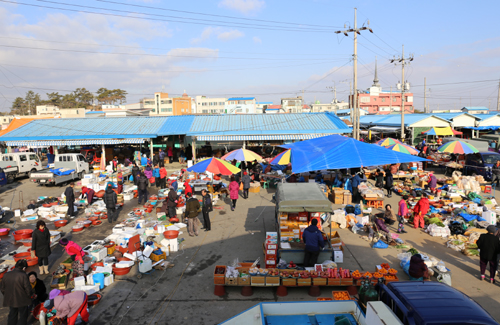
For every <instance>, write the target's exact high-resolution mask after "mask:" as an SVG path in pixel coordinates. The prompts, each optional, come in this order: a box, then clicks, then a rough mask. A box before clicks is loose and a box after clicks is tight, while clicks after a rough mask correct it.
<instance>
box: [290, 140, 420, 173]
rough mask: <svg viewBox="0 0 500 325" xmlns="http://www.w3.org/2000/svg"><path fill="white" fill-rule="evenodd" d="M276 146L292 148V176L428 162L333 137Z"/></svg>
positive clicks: (379, 147)
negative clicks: (319, 171) (321, 171)
mask: <svg viewBox="0 0 500 325" xmlns="http://www.w3.org/2000/svg"><path fill="white" fill-rule="evenodd" d="M280 147H282V148H287V149H288V148H290V149H292V151H291V155H292V156H291V157H292V171H293V172H294V173H303V172H308V171H313V170H322V169H344V168H356V167H361V166H363V167H367V166H380V165H386V164H395V163H408V162H417V161H429V160H428V159H425V158H421V157H417V156H412V155H409V154H405V153H401V152H397V151H392V150H388V149H386V148H384V147H381V146H377V145H374V144H369V143H364V142H361V141H358V140H355V139H353V138H348V137H344V136H341V135H337V134H334V135H329V136H326V137H321V138H316V139H311V140H305V141H301V142H296V143H292V144H287V145H282V146H280Z"/></svg>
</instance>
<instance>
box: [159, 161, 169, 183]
mask: <svg viewBox="0 0 500 325" xmlns="http://www.w3.org/2000/svg"><path fill="white" fill-rule="evenodd" d="M160 166H161V167H160V188H161V189H164V188H166V187H167V176H168V173H167V170H166V169H165V166H164V165H163V164H162V163H160Z"/></svg>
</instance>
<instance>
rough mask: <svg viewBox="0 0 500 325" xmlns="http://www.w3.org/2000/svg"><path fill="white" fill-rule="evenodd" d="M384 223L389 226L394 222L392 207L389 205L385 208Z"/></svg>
mask: <svg viewBox="0 0 500 325" xmlns="http://www.w3.org/2000/svg"><path fill="white" fill-rule="evenodd" d="M384 222H385V223H387V224H389V225H391V226H392V225H393V224H394V223H395V222H396V216H395V215H394V211H392V206H391V205H390V204H387V205H386V206H385V211H384Z"/></svg>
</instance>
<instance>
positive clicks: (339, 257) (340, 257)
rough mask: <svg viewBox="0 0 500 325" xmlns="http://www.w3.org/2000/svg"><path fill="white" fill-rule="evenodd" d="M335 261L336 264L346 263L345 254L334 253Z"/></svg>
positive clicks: (341, 252) (340, 252)
mask: <svg viewBox="0 0 500 325" xmlns="http://www.w3.org/2000/svg"><path fill="white" fill-rule="evenodd" d="M333 261H334V262H335V263H344V252H343V251H333Z"/></svg>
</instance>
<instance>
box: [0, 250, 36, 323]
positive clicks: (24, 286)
mask: <svg viewBox="0 0 500 325" xmlns="http://www.w3.org/2000/svg"><path fill="white" fill-rule="evenodd" d="M27 267H28V262H26V260H24V259H22V260H19V261H17V262H16V266H15V267H14V270H12V271H10V272H7V273H5V275H4V276H3V279H2V281H1V282H0V291H1V292H2V295H3V306H4V307H9V309H10V310H9V316H8V321H7V324H9V325H10V324H22V325H25V324H27V323H28V307H29V305H31V297H32V296H33V288H31V284H30V281H29V280H28V275H27V274H26V272H25V270H26V268H27Z"/></svg>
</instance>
